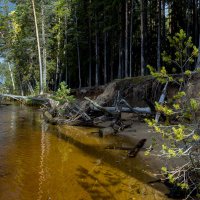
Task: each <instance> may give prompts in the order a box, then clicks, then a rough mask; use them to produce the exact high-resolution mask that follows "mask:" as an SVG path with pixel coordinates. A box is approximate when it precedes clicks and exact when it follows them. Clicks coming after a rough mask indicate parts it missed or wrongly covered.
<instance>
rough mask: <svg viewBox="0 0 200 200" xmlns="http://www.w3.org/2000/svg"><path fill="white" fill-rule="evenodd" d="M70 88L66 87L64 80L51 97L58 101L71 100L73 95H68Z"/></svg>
mask: <svg viewBox="0 0 200 200" xmlns="http://www.w3.org/2000/svg"><path fill="white" fill-rule="evenodd" d="M70 91H71V89H70V88H68V86H67V85H66V83H65V82H61V83H60V85H59V88H58V90H57V91H56V93H55V95H54V97H53V99H55V100H56V101H59V102H60V103H65V102H72V101H74V100H75V98H74V96H73V95H70Z"/></svg>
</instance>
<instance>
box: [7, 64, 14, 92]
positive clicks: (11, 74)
mask: <svg viewBox="0 0 200 200" xmlns="http://www.w3.org/2000/svg"><path fill="white" fill-rule="evenodd" d="M8 67H9V71H10V78H11V81H12V86H13V92H14V91H15V82H14V78H13V73H12V69H11V65H10V63H8Z"/></svg>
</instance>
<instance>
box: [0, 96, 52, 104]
mask: <svg viewBox="0 0 200 200" xmlns="http://www.w3.org/2000/svg"><path fill="white" fill-rule="evenodd" d="M4 98H10V99H14V100H16V101H20V102H21V103H26V102H27V101H28V100H32V101H37V102H40V103H41V104H43V103H46V102H48V101H49V99H48V98H42V97H31V96H19V95H12V94H0V99H1V101H2V100H3V99H4Z"/></svg>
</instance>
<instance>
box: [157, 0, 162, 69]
mask: <svg viewBox="0 0 200 200" xmlns="http://www.w3.org/2000/svg"><path fill="white" fill-rule="evenodd" d="M157 40H158V41H157V70H158V71H160V65H161V63H160V52H161V0H158V33H157Z"/></svg>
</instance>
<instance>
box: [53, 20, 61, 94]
mask: <svg viewBox="0 0 200 200" xmlns="http://www.w3.org/2000/svg"><path fill="white" fill-rule="evenodd" d="M58 23H59V25H60V23H61V20H60V17H59V19H58ZM60 37H61V34H60V28H59V29H58V34H57V56H56V80H55V87H54V90H57V89H58V85H59V73H60Z"/></svg>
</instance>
